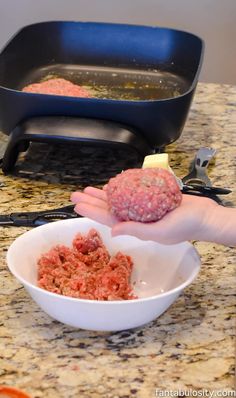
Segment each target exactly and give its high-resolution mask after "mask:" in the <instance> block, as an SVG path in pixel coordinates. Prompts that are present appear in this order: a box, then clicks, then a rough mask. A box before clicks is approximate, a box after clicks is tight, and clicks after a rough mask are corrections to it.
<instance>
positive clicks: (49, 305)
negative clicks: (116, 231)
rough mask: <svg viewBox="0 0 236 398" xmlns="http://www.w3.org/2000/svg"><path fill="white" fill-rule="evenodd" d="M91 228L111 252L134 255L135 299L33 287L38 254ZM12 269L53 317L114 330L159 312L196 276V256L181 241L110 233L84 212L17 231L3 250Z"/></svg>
mask: <svg viewBox="0 0 236 398" xmlns="http://www.w3.org/2000/svg"><path fill="white" fill-rule="evenodd" d="M91 228H96V230H97V231H98V232H99V233H100V234H101V236H102V239H103V241H104V243H105V245H106V247H107V249H108V250H109V252H110V253H111V254H115V253H116V252H117V251H118V250H121V251H122V252H123V253H125V254H129V255H130V256H131V257H132V259H133V261H134V270H133V274H132V282H134V281H135V282H136V283H135V289H134V291H135V293H136V294H137V295H138V297H139V298H138V299H136V300H126V301H105V302H104V301H96V300H85V299H77V298H71V297H66V296H62V295H59V294H55V293H51V292H48V291H46V290H44V289H41V288H39V287H37V266H36V264H37V259H38V258H39V257H40V255H41V254H42V253H43V252H45V251H47V250H49V249H50V248H51V247H52V246H54V245H56V244H65V245H71V242H72V240H73V238H74V236H75V235H76V233H78V232H81V233H87V232H88V231H89V230H90V229H91ZM7 263H8V267H9V269H10V271H11V272H12V274H13V275H14V276H15V277H16V278H17V279H18V280H19V281H20V282H21V283H22V284H23V285H24V287H25V289H26V290H27V291H28V293H29V294H30V295H31V297H32V298H33V300H34V301H35V302H36V303H37V304H38V305H39V306H40V307H41V308H42V309H43V311H45V312H46V313H47V314H48V315H50V316H51V317H52V318H54V319H57V320H58V321H60V322H62V323H65V324H67V325H70V326H74V327H77V328H82V329H88V330H100V331H118V330H125V329H130V328H135V327H138V326H142V325H144V324H146V323H148V322H150V321H152V320H153V319H155V318H157V317H158V316H160V315H161V314H162V313H163V312H164V311H165V310H166V309H167V308H168V307H169V306H170V305H171V304H172V303H173V302H174V301H175V300H176V299H177V297H178V296H179V295H180V293H181V292H182V291H183V289H184V288H185V287H186V286H188V285H189V284H190V283H191V282H192V281H193V280H194V278H195V277H196V275H197V273H198V271H199V269H200V258H199V255H198V253H197V251H196V250H195V249H194V247H193V246H192V245H191V244H190V243H188V242H184V243H181V244H178V245H173V246H164V245H160V244H157V243H155V242H151V241H148V242H144V241H141V240H139V239H136V238H134V237H131V236H120V237H115V238H112V237H111V234H110V228H109V227H107V226H104V225H101V224H99V223H96V222H94V221H92V220H89V219H87V218H78V219H71V220H63V221H57V222H53V223H49V224H46V225H43V226H41V227H37V228H35V229H32V230H30V231H28V232H26V233H24V234H23V235H21V236H20V237H18V238H17V239H16V240H15V241H14V242H13V243H12V245H11V246H10V248H9V250H8V253H7Z"/></svg>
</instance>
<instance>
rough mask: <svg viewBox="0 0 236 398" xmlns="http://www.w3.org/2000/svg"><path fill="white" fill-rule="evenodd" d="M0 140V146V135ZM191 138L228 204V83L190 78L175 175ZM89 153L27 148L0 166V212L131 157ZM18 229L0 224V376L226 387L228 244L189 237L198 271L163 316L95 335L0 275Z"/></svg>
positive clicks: (24, 382)
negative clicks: (52, 313) (191, 93)
mask: <svg viewBox="0 0 236 398" xmlns="http://www.w3.org/2000/svg"><path fill="white" fill-rule="evenodd" d="M0 139H1V141H0V142H1V144H0V148H2V149H3V146H4V142H6V137H5V136H2V135H1V137H0ZM201 146H210V147H214V148H215V149H217V155H216V157H215V160H214V162H213V163H212V164H211V166H210V169H209V175H210V178H211V179H212V180H213V182H214V184H216V185H219V186H223V187H225V186H227V187H231V188H232V189H233V190H234V191H233V193H232V194H230V195H229V196H228V197H227V203H228V204H229V205H231V206H234V205H235V204H236V161H235V160H236V87H233V86H227V85H216V84H199V85H198V89H197V92H196V95H195V98H194V101H193V104H192V108H191V112H190V115H189V119H188V121H187V124H186V126H185V128H184V132H183V134H182V135H181V137H180V139H179V140H178V141H177V142H176V143H174V144H172V145H170V146H169V147H168V148H167V152H169V154H170V162H171V166H172V167H173V168H174V169H175V172H176V174H177V175H178V176H180V177H183V176H184V175H185V174H186V173H187V171H188V165H189V163H190V160H191V159H192V158H193V157H194V155H195V152H196V150H197V149H198V148H199V147H201ZM72 152H73V153H72ZM93 152H94V151H93V150H92V149H89V148H86V149H84V150H82V151H79V150H78V148H73V149H71V150H70V151H69V153H68V149H67V148H66V149H65V148H64V149H63V148H61V147H57V148H50V149H49V148H48V147H45V146H44V145H39V146H38V147H34V148H32V150H31V153H29V154H28V156H27V158H26V159H25V158H21V159H20V160H19V162H18V163H17V167H16V169H15V171H14V173H13V174H12V175H8V176H4V175H2V173H1V174H0V195H1V201H0V213H1V214H2V213H8V212H11V211H21V210H36V209H43V208H53V207H55V206H57V207H58V206H60V205H64V204H67V203H69V196H70V192H72V191H73V190H75V189H77V188H79V187H82V186H84V185H87V184H88V183H89V184H97V185H100V184H102V183H103V182H104V180H106V178H108V177H109V176H110V175H113V174H115V173H116V172H117V171H119V170H121V169H122V168H124V167H132V166H134V165H137V164H138V163H139V162H138V161H137V160H136V159H135V158H134V157H133V156H131V155H130V156H129V161H128V162H126V164H125V165H124V163H122V161H121V159H122V153H117V154H114V153H112V152H109V153H108V152H106V151H105V152H103V153H102V151H101V150H99V151H97V152H96V154H94V153H93ZM104 155H107V156H108V157H107V161H106V162H104ZM125 157H126V158H127V157H128V156H127V155H126V156H125ZM123 158H124V156H123ZM26 230H27V228H16V227H10V228H6V227H5V228H3V227H2V228H1V239H0V289H1V290H0V308H1V310H0V384H8V385H13V386H17V387H19V388H22V389H23V390H25V391H27V392H28V393H30V394H31V395H32V397H34V398H37V397H38V398H39V397H40V398H54V397H55V398H72V397H73V398H74V397H82V398H91V397H92V398H93V397H94V398H96V397H105V398H115V397H117V398H129V397H137V398H146V397H150V398H151V397H155V396H158V393H157V391H156V390H157V389H158V390H159V394H163V393H164V391H166V392H168V391H169V392H170V391H172V392H173V393H175V394H177V391H178V390H180V393H181V391H183V390H185V391H187V392H188V391H190V390H199V389H200V390H201V389H208V390H211V391H213V390H214V391H216V390H232V389H233V388H234V361H235V348H234V347H235V304H236V301H235V286H236V283H235V282H236V273H235V263H236V255H235V250H234V249H233V248H227V247H223V246H220V245H214V244H207V243H195V246H196V248H197V249H198V251H199V253H200V255H201V258H202V269H201V272H200V274H199V276H198V278H197V279H196V280H195V282H194V283H193V284H192V285H191V286H190V287H189V288H187V289H186V290H185V292H184V294H183V295H182V296H181V297H180V298H179V299H178V300H177V301H176V302H175V303H174V305H172V307H171V308H170V309H169V310H167V312H166V313H165V314H163V315H162V316H161V317H160V318H158V319H156V320H155V321H153V322H152V323H150V324H148V325H146V326H145V327H143V328H139V329H135V330H131V331H124V332H117V333H100V332H99V333H96V332H89V331H84V330H76V329H73V328H70V327H67V326H65V325H62V324H60V323H58V322H56V321H54V320H52V319H51V318H49V316H47V315H46V314H44V313H43V312H42V311H41V310H40V309H39V308H38V307H37V305H36V304H35V303H34V302H33V301H32V300H31V299H30V298H29V296H28V295H27V293H26V292H25V290H24V288H23V287H22V286H21V285H20V284H19V283H18V282H17V281H16V280H15V279H14V277H13V276H12V275H11V274H10V273H9V271H8V269H7V266H6V260H5V255H6V251H7V248H8V246H9V245H10V244H11V242H12V241H13V240H14V239H15V238H16V237H17V236H19V235H20V234H22V233H23V232H24V231H26ZM160 396H163V395H160Z"/></svg>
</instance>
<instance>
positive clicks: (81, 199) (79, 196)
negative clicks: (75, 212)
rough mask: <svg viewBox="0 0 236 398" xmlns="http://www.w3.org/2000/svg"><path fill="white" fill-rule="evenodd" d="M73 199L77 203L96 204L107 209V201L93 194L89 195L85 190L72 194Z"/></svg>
mask: <svg viewBox="0 0 236 398" xmlns="http://www.w3.org/2000/svg"><path fill="white" fill-rule="evenodd" d="M71 200H72V202H73V203H75V204H78V203H87V204H90V205H93V206H96V207H98V208H104V209H107V203H106V202H105V201H104V200H101V199H98V198H96V197H93V196H91V195H87V194H86V193H83V192H75V193H74V194H72V195H71Z"/></svg>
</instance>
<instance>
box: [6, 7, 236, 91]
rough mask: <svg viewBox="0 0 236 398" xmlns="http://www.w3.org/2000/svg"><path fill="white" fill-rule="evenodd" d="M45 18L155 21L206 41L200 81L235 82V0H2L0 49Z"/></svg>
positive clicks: (141, 22) (119, 21)
mask: <svg viewBox="0 0 236 398" xmlns="http://www.w3.org/2000/svg"><path fill="white" fill-rule="evenodd" d="M47 20H78V21H98V22H118V23H132V24H144V25H159V26H167V27H172V28H178V29H181V30H186V31H189V32H192V33H195V34H197V35H199V36H200V37H202V38H203V39H204V40H205V45H206V49H205V59H204V64H203V68H202V72H201V75H200V80H201V81H207V82H219V83H232V84H236V0H0V48H1V47H2V46H3V45H4V44H5V42H6V41H7V40H8V39H9V38H10V36H11V35H13V34H14V33H15V32H16V31H17V30H18V29H19V28H20V27H22V26H25V25H27V24H30V23H34V22H39V21H47Z"/></svg>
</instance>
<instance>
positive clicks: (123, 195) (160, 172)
mask: <svg viewBox="0 0 236 398" xmlns="http://www.w3.org/2000/svg"><path fill="white" fill-rule="evenodd" d="M106 193H107V200H108V206H109V208H110V210H111V212H112V214H113V215H115V216H116V217H117V218H118V219H119V220H120V221H129V220H131V221H140V222H153V221H157V220H160V219H161V218H162V217H163V216H164V215H165V214H166V213H167V212H169V211H170V210H173V209H174V208H176V207H177V206H179V205H180V203H181V199H182V193H181V191H180V189H179V186H178V184H177V182H176V179H175V176H174V175H173V174H172V173H171V172H169V171H168V170H165V169H161V168H146V169H130V170H126V171H124V172H123V173H121V174H118V175H117V176H116V177H113V178H111V179H110V180H109V182H108V184H107V186H106Z"/></svg>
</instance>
